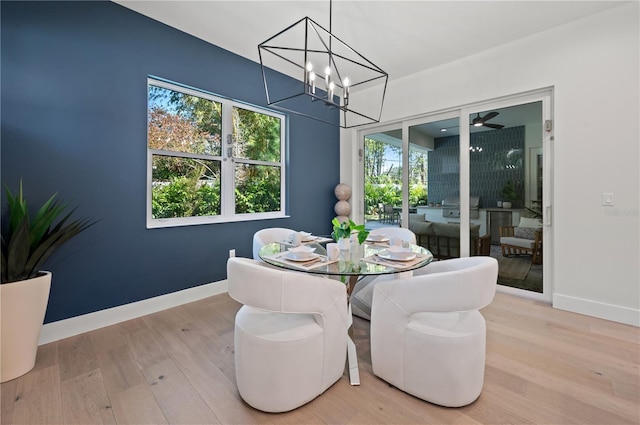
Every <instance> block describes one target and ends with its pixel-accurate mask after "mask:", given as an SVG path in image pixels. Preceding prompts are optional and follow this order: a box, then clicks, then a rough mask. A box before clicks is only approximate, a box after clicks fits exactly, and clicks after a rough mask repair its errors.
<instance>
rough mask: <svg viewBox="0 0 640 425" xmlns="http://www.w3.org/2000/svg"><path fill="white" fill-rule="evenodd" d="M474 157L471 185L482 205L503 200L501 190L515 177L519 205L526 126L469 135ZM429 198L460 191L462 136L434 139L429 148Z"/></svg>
mask: <svg viewBox="0 0 640 425" xmlns="http://www.w3.org/2000/svg"><path fill="white" fill-rule="evenodd" d="M469 143H470V147H471V148H473V150H472V151H471V157H470V161H469V174H470V177H471V181H470V184H469V189H470V192H471V196H479V197H480V206H482V207H495V206H496V202H497V201H499V200H503V199H502V198H503V197H502V195H501V192H502V188H503V187H504V185H505V184H506V183H507V181H509V180H512V181H513V182H514V184H515V188H516V192H517V193H518V197H519V201H518V202H515V203H514V205H513V206H514V207H520V206H521V205H522V202H521V201H522V200H523V199H524V126H518V127H510V128H503V129H501V130H494V131H482V132H478V133H472V134H471V135H470V140H469ZM428 182H429V189H428V190H429V192H428V193H429V202H435V203H438V202H441V201H442V200H443V199H444V198H446V197H449V196H458V195H459V194H460V137H459V136H447V137H439V138H437V139H435V149H434V150H433V151H431V152H429V169H428Z"/></svg>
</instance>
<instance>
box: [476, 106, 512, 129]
mask: <svg viewBox="0 0 640 425" xmlns="http://www.w3.org/2000/svg"><path fill="white" fill-rule="evenodd" d="M498 114H499V112H495V111H494V112H489V113H488V114H487V115H485V116H484V117H481V116H480V113H478V116H477V117H475V118H474V119H473V121H471V123H470V125H473V126H475V127H489V128H495V129H497V130H500V129H501V128H503V127H504V125H500V124H491V123H488V122H487V121H489V120H490V119H491V118H494V117H496V116H497V115H498Z"/></svg>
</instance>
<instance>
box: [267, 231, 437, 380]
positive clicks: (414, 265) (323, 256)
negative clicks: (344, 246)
mask: <svg viewBox="0 0 640 425" xmlns="http://www.w3.org/2000/svg"><path fill="white" fill-rule="evenodd" d="M325 240H326V239H325ZM304 245H305V246H308V247H310V248H314V252H313V254H312V256H311V259H309V260H307V261H300V260H297V259H293V257H289V256H288V252H289V249H290V248H293V247H292V246H291V245H289V244H285V243H279V242H274V243H271V244H267V245H265V246H263V247H262V248H260V250H259V252H258V255H259V256H260V258H261V259H262V260H263V261H264V262H265V263H267V264H270V265H272V266H275V267H280V268H283V269H287V270H292V271H297V272H306V273H313V274H318V275H325V276H334V277H339V278H340V279H341V280H342V282H344V283H345V284H346V289H347V296H348V298H347V299H348V300H349V298H350V296H351V293H352V291H353V288H354V287H355V285H356V283H357V282H358V280H359V279H361V278H363V277H366V276H376V275H384V274H392V273H402V272H407V271H411V270H416V269H419V268H421V267H424V266H426V265H427V264H429V263H430V262H431V261H432V260H433V255H432V254H431V252H430V251H429V250H427V249H425V248H423V247H421V246H419V245H413V244H404V245H403V248H405V249H404V250H403V251H405V252H407V251H408V252H410V253H412V254H415V256H414V255H411V254H407V255H405V256H404V257H405V258H403V260H402V261H400V260H393V259H392V258H393V256H392V255H385V254H389V251H387V249H388V248H389V245H388V244H387V243H380V242H364V243H363V244H362V245H355V246H354V252H353V253H352V252H346V251H341V253H340V256H339V257H338V259H337V260H329V259H328V258H327V251H326V249H325V247H324V246H323V244H320V243H315V242H311V243H305V244H304ZM356 247H357V249H356ZM348 307H349V317H350V318H351V303H350V302H349V303H348ZM348 334H349V339H348V344H347V358H348V367H349V379H350V381H351V385H360V374H359V371H358V360H357V354H356V346H355V343H354V331H353V321H351V322H350V323H349V328H348Z"/></svg>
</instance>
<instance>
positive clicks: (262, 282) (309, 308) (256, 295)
mask: <svg viewBox="0 0 640 425" xmlns="http://www.w3.org/2000/svg"><path fill="white" fill-rule="evenodd" d="M227 281H228V284H229V295H230V296H231V298H233V299H234V300H236V301H238V302H240V303H242V304H244V305H248V306H250V307H254V308H258V309H262V310H267V311H273V312H279V313H315V314H324V313H325V312H326V311H327V310H329V309H331V308H332V307H333V306H334V304H336V303H343V304H344V316H345V321H346V315H347V291H346V287H345V285H344V284H342V283H341V282H339V281H337V280H334V279H324V278H322V277H318V276H314V275H311V274H306V273H297V272H292V271H287V270H281V269H275V268H271V267H268V266H266V265H265V264H264V263H262V262H260V261H256V260H252V259H250V258H240V257H233V258H229V260H228V261H227ZM339 310H342V309H339Z"/></svg>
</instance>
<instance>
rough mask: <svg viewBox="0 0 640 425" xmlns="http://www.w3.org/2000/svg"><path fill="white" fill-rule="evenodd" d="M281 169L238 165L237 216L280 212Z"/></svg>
mask: <svg viewBox="0 0 640 425" xmlns="http://www.w3.org/2000/svg"><path fill="white" fill-rule="evenodd" d="M280 179H281V170H280V167H272V166H266V165H251V164H236V191H235V204H236V214H246V213H259V212H273V211H280Z"/></svg>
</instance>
